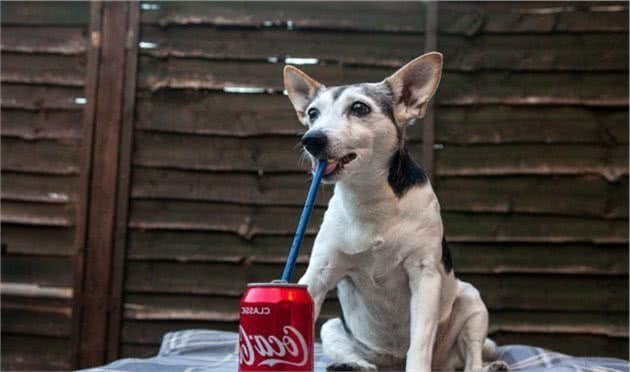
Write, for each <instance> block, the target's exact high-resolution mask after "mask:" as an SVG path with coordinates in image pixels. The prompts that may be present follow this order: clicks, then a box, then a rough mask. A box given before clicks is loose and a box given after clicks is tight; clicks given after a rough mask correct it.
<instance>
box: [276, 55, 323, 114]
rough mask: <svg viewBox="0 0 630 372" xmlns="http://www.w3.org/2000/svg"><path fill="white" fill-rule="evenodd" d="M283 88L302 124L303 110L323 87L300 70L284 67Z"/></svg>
mask: <svg viewBox="0 0 630 372" xmlns="http://www.w3.org/2000/svg"><path fill="white" fill-rule="evenodd" d="M284 87H285V89H286V90H287V94H288V96H289V100H291V103H292V104H293V108H295V112H297V115H298V119H300V121H301V122H303V120H304V110H306V107H307V106H308V104H309V103H310V102H311V100H312V99H313V97H315V94H316V93H317V90H318V89H320V88H321V87H323V86H322V85H321V84H320V83H318V82H317V81H316V80H315V79H313V78H311V77H310V76H308V75H306V74H305V73H304V72H302V70H300V69H298V68H296V67H293V66H288V65H287V66H285V67H284Z"/></svg>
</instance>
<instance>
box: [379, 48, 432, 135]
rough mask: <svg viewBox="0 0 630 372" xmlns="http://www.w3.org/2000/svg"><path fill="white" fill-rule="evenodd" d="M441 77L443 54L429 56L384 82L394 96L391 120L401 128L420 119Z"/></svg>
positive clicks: (412, 63) (423, 57)
mask: <svg viewBox="0 0 630 372" xmlns="http://www.w3.org/2000/svg"><path fill="white" fill-rule="evenodd" d="M441 76H442V54H441V53H438V52H431V53H427V54H425V55H422V56H420V57H418V58H416V59H414V60H413V61H411V62H409V63H407V64H406V65H404V66H403V67H401V68H400V69H399V70H398V71H396V72H395V73H394V74H393V75H391V76H390V77H388V78H387V79H385V81H386V82H387V83H389V86H390V87H391V89H392V92H393V94H394V116H395V117H396V121H397V122H398V123H399V125H401V126H402V127H405V126H407V125H409V124H411V123H413V119H419V118H422V117H423V116H424V114H425V112H426V110H427V105H428V103H429V100H430V99H431V98H432V97H433V94H435V91H436V90H437V87H438V85H439V84H440V77H441Z"/></svg>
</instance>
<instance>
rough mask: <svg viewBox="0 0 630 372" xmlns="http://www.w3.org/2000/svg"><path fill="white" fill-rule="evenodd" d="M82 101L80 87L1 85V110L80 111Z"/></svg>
mask: <svg viewBox="0 0 630 372" xmlns="http://www.w3.org/2000/svg"><path fill="white" fill-rule="evenodd" d="M84 100H85V97H84V92H83V89H82V88H80V87H60V86H47V85H29V84H19V83H18V84H12V83H3V84H2V93H1V99H0V103H1V104H2V108H3V109H5V108H14V109H22V110H31V111H39V110H42V109H58V110H82V109H83V104H84V103H85V102H84ZM3 115H4V113H3Z"/></svg>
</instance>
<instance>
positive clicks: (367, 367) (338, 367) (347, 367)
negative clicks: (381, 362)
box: [326, 361, 377, 371]
mask: <svg viewBox="0 0 630 372" xmlns="http://www.w3.org/2000/svg"><path fill="white" fill-rule="evenodd" d="M326 370H327V371H376V370H377V369H376V366H375V365H374V364H371V363H368V362H366V361H359V362H352V363H331V364H329V365H328V366H327V367H326Z"/></svg>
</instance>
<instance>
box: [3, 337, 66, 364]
mask: <svg viewBox="0 0 630 372" xmlns="http://www.w3.org/2000/svg"><path fill="white" fill-rule="evenodd" d="M0 368H2V370H3V371H16V370H20V371H68V370H70V369H72V364H71V362H70V348H69V342H68V339H67V338H65V337H43V336H27V335H13V334H6V333H4V332H3V333H2V366H1V367H0Z"/></svg>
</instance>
